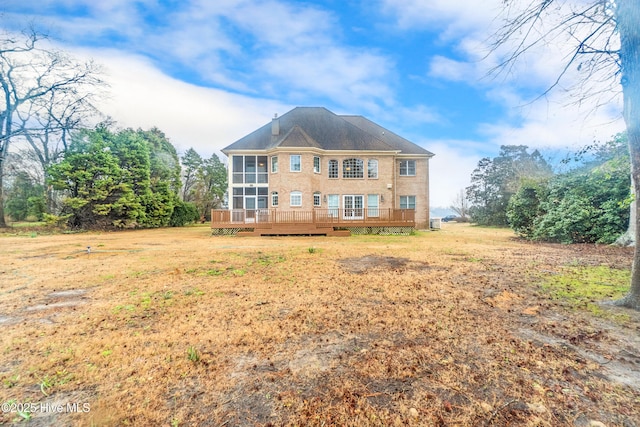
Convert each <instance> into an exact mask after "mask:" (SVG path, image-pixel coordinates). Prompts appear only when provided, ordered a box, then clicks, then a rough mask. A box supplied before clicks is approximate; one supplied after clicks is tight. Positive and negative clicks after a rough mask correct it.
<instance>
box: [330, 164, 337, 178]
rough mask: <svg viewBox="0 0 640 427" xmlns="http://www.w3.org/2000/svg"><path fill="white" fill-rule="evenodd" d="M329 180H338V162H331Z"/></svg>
mask: <svg viewBox="0 0 640 427" xmlns="http://www.w3.org/2000/svg"><path fill="white" fill-rule="evenodd" d="M329 178H338V161H337V160H329Z"/></svg>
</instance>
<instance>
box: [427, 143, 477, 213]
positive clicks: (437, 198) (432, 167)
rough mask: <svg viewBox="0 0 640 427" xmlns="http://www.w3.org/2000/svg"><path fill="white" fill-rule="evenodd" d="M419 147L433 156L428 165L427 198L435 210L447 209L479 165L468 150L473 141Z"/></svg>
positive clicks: (474, 153) (475, 157)
mask: <svg viewBox="0 0 640 427" xmlns="http://www.w3.org/2000/svg"><path fill="white" fill-rule="evenodd" d="M421 145H423V146H425V147H427V148H428V149H429V150H430V151H432V152H434V153H435V157H433V158H432V159H431V160H430V161H429V197H430V205H431V207H432V208H434V207H449V206H450V205H451V204H453V201H454V199H455V197H456V195H457V194H459V193H460V190H462V189H465V188H466V187H468V186H469V184H470V177H471V172H473V170H474V169H475V168H476V166H477V165H478V160H480V158H481V156H479V155H478V154H477V153H476V152H475V151H473V150H470V149H469V147H470V146H476V145H479V143H478V142H476V141H454V140H450V141H446V140H438V141H425V142H424V143H421Z"/></svg>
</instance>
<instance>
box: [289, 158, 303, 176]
mask: <svg viewBox="0 0 640 427" xmlns="http://www.w3.org/2000/svg"><path fill="white" fill-rule="evenodd" d="M289 170H290V171H291V172H300V171H301V170H302V156H300V154H292V155H291V156H290V157H289Z"/></svg>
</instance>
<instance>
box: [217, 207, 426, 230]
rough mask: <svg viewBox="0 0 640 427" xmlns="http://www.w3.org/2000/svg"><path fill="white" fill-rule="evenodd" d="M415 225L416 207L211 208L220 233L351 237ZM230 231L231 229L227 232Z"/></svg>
mask: <svg viewBox="0 0 640 427" xmlns="http://www.w3.org/2000/svg"><path fill="white" fill-rule="evenodd" d="M394 227H402V228H414V227H415V211H414V210H413V209H364V208H361V209H314V210H311V211H304V210H291V211H283V210H279V209H256V210H246V209H233V210H217V209H214V210H212V211H211V228H212V230H217V231H219V232H220V233H219V234H237V235H239V236H246V235H253V236H266V235H326V236H348V235H350V234H351V231H350V230H354V229H363V228H366V229H389V228H394ZM225 231H227V232H225Z"/></svg>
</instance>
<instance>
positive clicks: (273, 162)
mask: <svg viewBox="0 0 640 427" xmlns="http://www.w3.org/2000/svg"><path fill="white" fill-rule="evenodd" d="M277 172H278V157H277V156H273V157H272V158H271V173H277Z"/></svg>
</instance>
